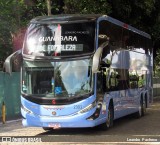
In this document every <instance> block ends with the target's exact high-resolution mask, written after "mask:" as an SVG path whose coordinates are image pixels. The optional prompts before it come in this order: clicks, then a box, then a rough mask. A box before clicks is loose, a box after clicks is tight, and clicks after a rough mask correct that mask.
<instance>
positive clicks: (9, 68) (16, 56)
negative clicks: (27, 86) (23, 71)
mask: <svg viewBox="0 0 160 145" xmlns="http://www.w3.org/2000/svg"><path fill="white" fill-rule="evenodd" d="M21 63H22V54H21V50H18V51H16V52H14V53H12V54H11V55H10V56H8V57H7V58H6V60H5V62H4V70H5V72H7V73H9V74H10V75H11V73H12V72H13V71H14V72H15V71H20V67H21Z"/></svg>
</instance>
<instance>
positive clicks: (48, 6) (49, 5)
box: [47, 0, 51, 16]
mask: <svg viewBox="0 0 160 145" xmlns="http://www.w3.org/2000/svg"><path fill="white" fill-rule="evenodd" d="M47 9H48V16H50V15H51V0H47Z"/></svg>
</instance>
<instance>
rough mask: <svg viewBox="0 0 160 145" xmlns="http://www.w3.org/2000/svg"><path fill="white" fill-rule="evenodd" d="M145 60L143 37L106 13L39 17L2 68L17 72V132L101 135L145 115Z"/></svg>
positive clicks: (148, 73)
mask: <svg viewBox="0 0 160 145" xmlns="http://www.w3.org/2000/svg"><path fill="white" fill-rule="evenodd" d="M152 54H153V52H152V43H151V37H150V35H149V34H147V33H145V32H142V31H140V30H138V29H136V28H134V27H132V26H130V25H127V24H125V23H123V22H120V21H118V20H116V19H114V18H111V17H109V16H107V15H58V16H42V17H37V18H34V19H32V20H31V21H30V24H29V26H28V29H27V31H26V35H25V39H24V44H23V48H22V50H19V51H17V52H15V53H13V54H12V55H10V56H9V57H8V58H7V59H6V61H5V69H6V72H8V73H11V72H12V71H13V70H14V69H15V68H16V69H18V68H21V113H22V116H23V121H22V123H23V125H24V126H36V127H43V128H44V129H45V130H52V129H57V128H79V127H80V128H83V127H94V126H98V125H100V126H101V127H102V128H103V129H107V128H110V127H111V126H113V121H114V120H115V119H118V118H120V117H123V116H126V115H129V114H132V113H134V114H135V116H136V117H138V118H139V117H141V116H143V115H144V114H145V113H146V108H147V107H148V105H149V103H150V102H151V101H152V67H153V57H152ZM15 62H19V63H18V66H17V63H15Z"/></svg>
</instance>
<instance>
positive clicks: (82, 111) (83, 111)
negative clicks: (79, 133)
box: [78, 100, 96, 113]
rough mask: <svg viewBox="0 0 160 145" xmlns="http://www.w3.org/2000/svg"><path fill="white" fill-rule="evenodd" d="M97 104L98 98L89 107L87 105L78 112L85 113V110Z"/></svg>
mask: <svg viewBox="0 0 160 145" xmlns="http://www.w3.org/2000/svg"><path fill="white" fill-rule="evenodd" d="M95 106H96V100H95V101H94V102H93V103H92V104H90V105H88V106H87V107H85V108H84V109H82V110H81V111H79V112H78V113H85V112H87V111H89V110H91V109H92V108H94V107H95Z"/></svg>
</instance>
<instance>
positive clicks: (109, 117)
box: [100, 104, 114, 130]
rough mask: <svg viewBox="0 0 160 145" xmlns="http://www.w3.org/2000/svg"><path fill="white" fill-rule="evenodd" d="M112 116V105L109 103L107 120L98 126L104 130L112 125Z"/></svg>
mask: <svg viewBox="0 0 160 145" xmlns="http://www.w3.org/2000/svg"><path fill="white" fill-rule="evenodd" d="M113 116H114V110H113V105H111V104H110V105H109V107H108V117H107V120H106V122H105V123H103V124H101V126H100V127H101V128H102V129H103V130H106V129H108V128H110V127H112V126H113Z"/></svg>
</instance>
